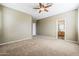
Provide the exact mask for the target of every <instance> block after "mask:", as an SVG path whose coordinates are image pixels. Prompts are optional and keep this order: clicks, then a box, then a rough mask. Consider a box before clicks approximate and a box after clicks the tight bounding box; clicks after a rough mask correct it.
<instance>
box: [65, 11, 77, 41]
mask: <svg viewBox="0 0 79 59" xmlns="http://www.w3.org/2000/svg"><path fill="white" fill-rule="evenodd" d="M64 18H65V25H66V27H65V28H66V39H67V40H73V41H77V40H78V38H77V37H78V36H77V35H78V34H77V10H73V11H71V12H68V13H66V14H65V17H64Z"/></svg>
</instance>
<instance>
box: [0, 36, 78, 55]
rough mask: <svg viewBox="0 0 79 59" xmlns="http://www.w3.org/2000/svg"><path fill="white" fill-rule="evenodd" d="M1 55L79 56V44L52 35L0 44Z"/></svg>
mask: <svg viewBox="0 0 79 59" xmlns="http://www.w3.org/2000/svg"><path fill="white" fill-rule="evenodd" d="M0 55H3V56H4V55H5V56H7V55H9V56H79V45H77V44H74V43H72V42H67V41H64V40H58V39H54V38H52V37H44V36H37V37H33V39H29V40H24V41H21V42H17V43H13V44H7V45H4V46H0Z"/></svg>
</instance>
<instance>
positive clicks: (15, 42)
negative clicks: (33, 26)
mask: <svg viewBox="0 0 79 59" xmlns="http://www.w3.org/2000/svg"><path fill="white" fill-rule="evenodd" d="M28 39H29V38H24V39H20V40H15V41H10V42H5V43H1V44H0V46H1V45H6V44H11V43H16V42H20V41H23V40H28Z"/></svg>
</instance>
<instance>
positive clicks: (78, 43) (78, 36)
mask: <svg viewBox="0 0 79 59" xmlns="http://www.w3.org/2000/svg"><path fill="white" fill-rule="evenodd" d="M78 44H79V8H78Z"/></svg>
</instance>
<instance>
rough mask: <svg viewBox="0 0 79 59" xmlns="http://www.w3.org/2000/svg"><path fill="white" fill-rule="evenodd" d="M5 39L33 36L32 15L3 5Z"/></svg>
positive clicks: (4, 40)
mask: <svg viewBox="0 0 79 59" xmlns="http://www.w3.org/2000/svg"><path fill="white" fill-rule="evenodd" d="M2 16H3V19H2V20H3V40H0V43H2V42H9V41H14V40H22V39H24V38H26V39H31V38H32V30H31V29H32V27H31V26H32V17H31V16H30V15H28V14H25V13H22V12H19V11H16V10H13V9H10V8H7V7H3V15H2Z"/></svg>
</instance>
